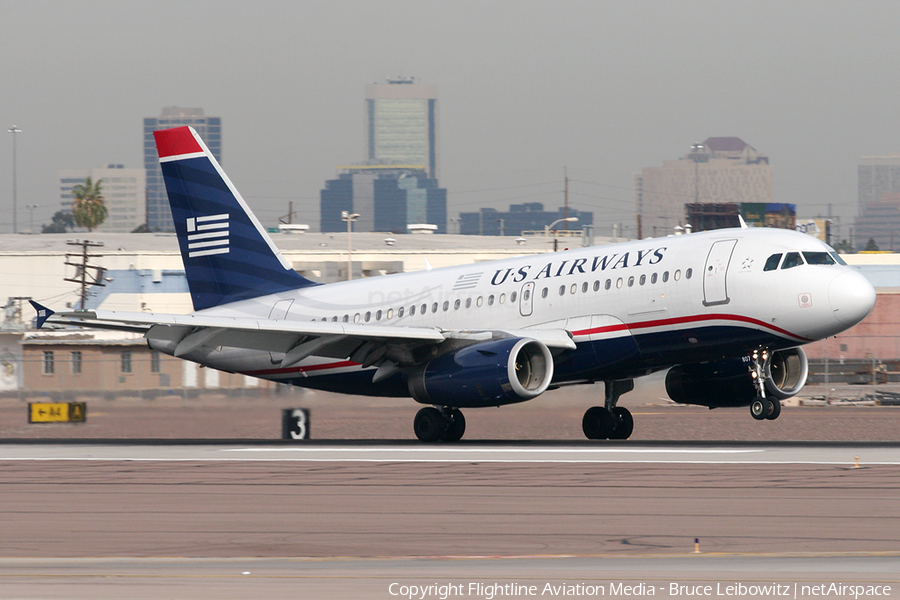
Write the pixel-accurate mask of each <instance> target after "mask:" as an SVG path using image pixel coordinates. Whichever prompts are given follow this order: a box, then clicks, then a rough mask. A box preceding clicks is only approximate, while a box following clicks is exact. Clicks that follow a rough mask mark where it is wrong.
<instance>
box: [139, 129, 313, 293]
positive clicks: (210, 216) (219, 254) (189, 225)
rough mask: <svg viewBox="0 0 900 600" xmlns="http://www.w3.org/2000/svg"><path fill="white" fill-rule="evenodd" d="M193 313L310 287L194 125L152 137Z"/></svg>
mask: <svg viewBox="0 0 900 600" xmlns="http://www.w3.org/2000/svg"><path fill="white" fill-rule="evenodd" d="M153 136H154V137H155V138H156V148H157V150H158V152H159V161H160V163H161V168H162V173H163V179H164V180H165V182H166V191H167V192H168V194H169V204H171V206H172V218H173V219H174V220H175V231H176V233H177V234H178V244H179V246H180V247H181V258H182V260H183V261H184V269H185V272H186V274H187V280H188V287H189V288H190V290H191V299H192V300H193V302H194V310H202V309H204V308H210V307H213V306H219V305H221V304H227V303H229V302H235V301H237V300H246V299H248V298H255V297H257V296H264V295H267V294H274V293H277V292H283V291H286V290H293V289H298V288H302V287H307V286H310V285H315V284H314V283H313V282H312V281H309V280H308V279H305V278H303V277H301V276H300V275H298V274H297V272H296V271H294V270H293V269H291V266H290V265H289V264H288V263H287V261H286V260H285V259H284V257H283V256H282V255H281V252H279V251H278V249H277V248H276V247H275V244H273V243H272V240H271V239H270V238H269V236H268V234H267V233H266V231H265V229H263V227H262V225H260V223H259V221H258V220H257V219H256V217H255V216H254V215H253V213H252V212H250V209H249V208H248V207H247V205H246V204H245V203H244V199H243V198H241V195H240V194H239V193H238V191H237V190H236V189H235V187H234V185H233V184H232V183H231V180H229V179H228V176H227V175H225V172H224V171H222V167H221V166H219V163H218V162H216V159H215V158H213V155H212V153H210V151H209V149H208V148H207V147H206V144H204V143H203V140H201V139H200V136H198V135H197V132H196V131H194V129H193V128H191V127H176V128H175V129H164V130H160V131H155V132H153Z"/></svg>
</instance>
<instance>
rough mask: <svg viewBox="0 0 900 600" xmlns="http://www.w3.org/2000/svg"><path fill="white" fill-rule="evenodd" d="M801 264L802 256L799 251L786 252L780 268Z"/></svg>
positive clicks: (789, 267) (790, 267)
mask: <svg viewBox="0 0 900 600" xmlns="http://www.w3.org/2000/svg"><path fill="white" fill-rule="evenodd" d="M802 264H803V258H801V256H800V253H799V252H788V253H787V254H786V255H785V257H784V262H783V263H781V268H782V269H793V268H794V267H799V266H800V265H802Z"/></svg>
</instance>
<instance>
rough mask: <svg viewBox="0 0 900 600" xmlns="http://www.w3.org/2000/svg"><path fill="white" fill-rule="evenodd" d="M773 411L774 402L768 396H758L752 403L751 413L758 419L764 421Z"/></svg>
mask: <svg viewBox="0 0 900 600" xmlns="http://www.w3.org/2000/svg"><path fill="white" fill-rule="evenodd" d="M771 412H772V403H771V402H770V401H769V399H768V398H760V397H759V396H757V397H756V398H754V399H753V402H751V403H750V415H751V416H752V417H753V418H754V419H756V420H757V421H762V420H763V419H765V418H766V417H767V416H768V415H769V414H770V413H771Z"/></svg>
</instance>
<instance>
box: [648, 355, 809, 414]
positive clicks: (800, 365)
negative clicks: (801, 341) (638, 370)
mask: <svg viewBox="0 0 900 600" xmlns="http://www.w3.org/2000/svg"><path fill="white" fill-rule="evenodd" d="M752 366H753V362H752V359H751V358H750V357H741V358H735V359H725V360H717V361H712V362H707V363H699V364H692V365H678V366H676V367H672V368H671V369H670V370H669V373H668V374H667V375H666V393H668V394H669V398H671V399H672V400H674V401H675V402H678V403H679V404H699V405H701V406H709V407H710V408H715V407H720V406H722V407H724V406H748V405H749V404H750V403H751V402H752V401H753V399H754V398H755V397H756V385H755V384H754V383H753V376H752V375H751V370H752V369H751V367H752ZM763 373H764V377H765V380H764V384H765V389H766V395H767V396H768V397H770V398H777V399H778V400H784V399H785V398H790V397H791V396H793V395H795V394H797V393H798V392H799V391H800V390H801V389H802V388H803V386H804V385H805V384H806V377H807V375H808V374H809V362H808V361H807V360H806V353H805V352H804V351H803V349H802V348H789V349H787V350H777V351H775V352H772V353H770V354H769V357H768V359H767V360H766V362H765V364H764V365H763Z"/></svg>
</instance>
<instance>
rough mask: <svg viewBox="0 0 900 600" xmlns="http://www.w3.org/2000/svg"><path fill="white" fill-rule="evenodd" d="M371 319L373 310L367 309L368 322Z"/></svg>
mask: <svg viewBox="0 0 900 600" xmlns="http://www.w3.org/2000/svg"><path fill="white" fill-rule="evenodd" d="M370 320H372V311H369V310H367V311H366V323H368V322H369V321H370Z"/></svg>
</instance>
